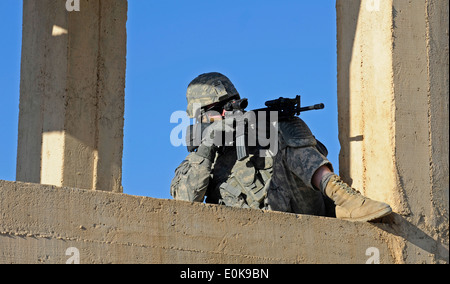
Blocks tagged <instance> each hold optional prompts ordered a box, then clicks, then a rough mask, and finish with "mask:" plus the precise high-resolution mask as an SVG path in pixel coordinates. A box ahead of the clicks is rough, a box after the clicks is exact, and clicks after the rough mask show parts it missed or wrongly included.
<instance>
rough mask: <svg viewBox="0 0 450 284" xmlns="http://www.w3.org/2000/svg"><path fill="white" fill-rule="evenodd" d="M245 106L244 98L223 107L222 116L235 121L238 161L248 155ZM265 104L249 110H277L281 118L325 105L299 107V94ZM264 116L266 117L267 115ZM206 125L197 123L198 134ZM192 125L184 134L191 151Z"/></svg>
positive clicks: (258, 111) (193, 147) (192, 149)
mask: <svg viewBox="0 0 450 284" xmlns="http://www.w3.org/2000/svg"><path fill="white" fill-rule="evenodd" d="M247 106H248V99H245V98H244V99H239V100H232V101H229V102H227V103H226V104H225V105H224V107H223V109H224V118H225V119H233V120H235V121H236V139H235V144H236V153H237V159H238V160H239V161H242V160H244V159H245V158H247V157H248V151H247V146H246V143H245V140H246V139H245V136H246V134H247V133H246V129H247V127H248V125H247V122H246V116H245V115H243V114H244V113H247V112H246V111H245V109H246V108H247ZM265 106H266V107H265V108H260V109H255V110H251V111H249V112H253V113H254V114H255V115H258V113H261V112H265V113H266V114H269V113H270V112H277V114H278V118H279V119H283V118H288V117H292V116H298V115H300V113H302V112H306V111H311V110H320V109H324V108H325V105H324V104H323V103H320V104H316V105H312V106H307V107H301V102H300V96H296V97H295V98H294V99H289V98H283V97H280V98H278V99H276V100H271V101H267V102H265ZM266 118H268V116H267V115H266ZM207 126H208V125H204V124H203V126H200V127H198V124H197V130H199V131H200V135H201V133H202V132H203V130H204V129H205V128H206V127H207ZM194 127H195V126H194V125H191V126H190V128H189V129H188V135H187V136H186V139H187V142H188V151H189V152H193V151H195V150H196V149H197V148H198V146H193V145H192V142H193V141H194V140H195V138H194V135H195V133H197V134H198V132H197V131H195V130H194ZM189 142H190V143H189Z"/></svg>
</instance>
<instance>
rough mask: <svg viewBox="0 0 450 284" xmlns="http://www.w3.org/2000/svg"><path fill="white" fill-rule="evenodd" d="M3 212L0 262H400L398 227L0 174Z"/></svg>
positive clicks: (0, 221)
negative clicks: (76, 257) (74, 255)
mask: <svg viewBox="0 0 450 284" xmlns="http://www.w3.org/2000/svg"><path fill="white" fill-rule="evenodd" d="M0 217H1V219H0V263H65V262H66V261H67V260H68V259H69V258H70V257H71V256H70V255H69V256H67V255H66V251H67V249H68V248H70V247H75V248H77V249H78V250H79V252H80V262H81V263H245V264H249V263H366V261H367V260H368V259H369V258H370V257H371V256H372V255H371V254H369V255H366V252H367V250H368V249H369V248H377V249H378V250H379V253H380V263H395V262H399V261H400V262H401V260H400V259H398V256H397V249H398V248H396V247H393V245H394V246H395V245H396V244H398V241H397V239H399V238H401V237H399V236H397V235H395V234H393V233H395V230H397V229H396V225H385V224H371V223H350V222H346V221H341V220H337V219H330V218H321V217H315V216H300V215H293V214H285V213H277V212H264V211H260V210H245V209H233V208H228V207H224V206H217V205H205V204H200V203H195V204H191V203H188V202H180V201H174V200H158V199H152V198H146V197H137V196H129V195H124V194H118V193H110V192H99V191H91V190H79V189H71V188H59V187H56V186H44V185H38V184H30V183H20V182H7V181H0ZM397 221H398V222H401V220H400V219H398V220H397ZM419 237H421V238H422V239H424V238H429V237H428V236H426V235H423V234H422V235H420V236H419ZM414 245H418V246H421V248H422V249H424V250H428V251H427V253H429V254H434V253H435V252H434V251H433V249H434V248H435V247H437V246H435V247H433V246H430V247H426V246H424V245H423V244H421V243H418V242H416V243H415V244H414ZM447 261H448V251H447Z"/></svg>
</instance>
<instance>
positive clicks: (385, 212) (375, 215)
mask: <svg viewBox="0 0 450 284" xmlns="http://www.w3.org/2000/svg"><path fill="white" fill-rule="evenodd" d="M391 213H392V208H391V207H387V208H383V209H381V210H379V211H377V212H374V213H372V214H369V215H366V216H363V217H358V218H339V219H341V220H345V221H350V222H369V221H373V220H375V219H379V218H382V217H385V216H388V215H389V214H391Z"/></svg>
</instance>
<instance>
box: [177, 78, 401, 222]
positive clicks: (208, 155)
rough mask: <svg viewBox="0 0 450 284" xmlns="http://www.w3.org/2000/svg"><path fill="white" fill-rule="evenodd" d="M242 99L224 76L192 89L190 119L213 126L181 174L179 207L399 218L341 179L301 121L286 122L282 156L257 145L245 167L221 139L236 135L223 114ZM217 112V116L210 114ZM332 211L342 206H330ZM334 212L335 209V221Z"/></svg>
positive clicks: (354, 218) (199, 80)
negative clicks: (201, 205)
mask: <svg viewBox="0 0 450 284" xmlns="http://www.w3.org/2000/svg"><path fill="white" fill-rule="evenodd" d="M238 98H239V93H238V92H237V90H236V88H235V87H234V85H233V84H232V83H231V81H230V80H229V79H228V78H227V77H226V76H224V75H222V74H220V73H207V74H202V75H200V76H198V77H197V78H195V79H194V80H193V81H192V82H191V83H190V84H189V86H188V89H187V102H188V107H187V113H188V115H189V116H190V117H191V118H193V117H195V118H196V119H197V120H200V121H202V122H206V121H208V122H212V123H211V124H209V126H208V127H207V128H206V129H205V130H204V131H203V134H204V135H202V139H201V143H200V145H199V146H198V148H195V151H193V152H191V153H190V154H189V155H188V156H187V157H186V159H185V160H184V161H183V162H182V163H181V165H180V166H179V167H178V168H177V169H176V170H175V177H174V178H173V180H172V183H171V189H170V193H171V195H172V197H173V198H174V199H176V200H184V201H190V202H203V201H204V200H205V197H206V202H207V203H215V204H223V205H226V206H232V207H240V208H254V209H266V210H274V211H282V212H290V213H296V214H308V215H319V216H332V215H334V216H336V217H337V218H340V219H344V220H349V221H362V222H365V221H371V220H374V219H378V218H381V217H383V216H386V215H388V214H390V213H391V212H392V209H391V208H390V206H389V205H387V204H385V203H382V202H378V201H374V200H371V199H369V198H367V197H364V196H363V195H361V194H360V193H359V192H358V191H356V190H355V189H353V188H351V187H350V186H348V185H347V184H346V183H344V182H343V181H342V180H341V179H340V177H339V176H337V175H336V174H334V173H333V166H332V165H331V163H330V161H328V159H327V158H326V156H327V150H326V148H325V147H324V146H323V145H322V144H321V143H320V142H319V141H317V140H316V139H315V137H314V136H313V134H312V133H311V131H310V129H309V128H308V126H307V125H306V124H305V122H304V121H303V120H302V119H300V118H299V117H296V116H292V117H289V118H283V119H280V120H279V121H278V124H277V125H276V126H277V130H278V136H277V139H278V151H277V152H276V154H274V153H273V152H272V151H270V150H268V149H267V147H266V148H264V147H261V146H259V145H256V146H255V147H249V156H248V157H247V158H245V159H244V160H242V161H240V160H238V159H237V158H236V148H235V147H230V146H227V145H224V144H221V143H220V142H221V141H222V140H220V141H218V139H215V138H217V137H219V136H220V137H222V135H218V134H222V133H223V132H225V133H229V132H233V131H234V128H233V126H231V125H227V124H226V123H224V120H223V119H222V116H221V115H217V114H220V113H222V111H223V107H224V104H225V103H226V102H228V101H230V100H233V99H238ZM194 104H199V105H200V106H201V109H200V110H203V111H199V112H196V110H194ZM211 110H214V112H208V111H211ZM210 113H213V114H215V115H212V116H211V115H209V114H210ZM221 132H222V133H221ZM261 153H265V154H264V155H261ZM330 203H331V204H333V203H334V204H333V205H334V206H333V207H330V206H327V205H328V204H330ZM330 208H332V209H335V210H333V213H332V214H330V210H329V209H330Z"/></svg>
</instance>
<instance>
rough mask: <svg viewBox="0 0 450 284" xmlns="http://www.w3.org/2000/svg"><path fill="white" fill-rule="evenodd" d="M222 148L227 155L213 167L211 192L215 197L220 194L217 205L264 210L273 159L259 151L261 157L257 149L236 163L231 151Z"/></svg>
mask: <svg viewBox="0 0 450 284" xmlns="http://www.w3.org/2000/svg"><path fill="white" fill-rule="evenodd" d="M226 148H227V149H226V151H227V153H223V154H220V155H219V156H218V157H217V158H216V161H215V163H214V168H213V175H212V186H213V188H212V190H213V191H215V193H216V194H217V193H220V194H219V195H218V196H217V199H218V200H217V203H219V204H223V205H226V206H231V207H239V208H253V209H263V208H265V207H266V204H265V199H266V197H267V189H268V186H269V184H270V179H271V177H272V173H273V157H272V156H271V155H270V152H269V151H266V150H263V151H264V153H265V154H264V155H261V153H260V151H259V150H254V151H251V154H250V155H249V157H247V158H246V159H244V160H242V161H238V160H237V159H236V155H235V148H234V147H226ZM211 193H212V192H211ZM211 193H210V194H211ZM211 195H212V196H214V195H215V194H214V193H212V194H211ZM207 202H208V201H207ZM214 203H216V202H214Z"/></svg>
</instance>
